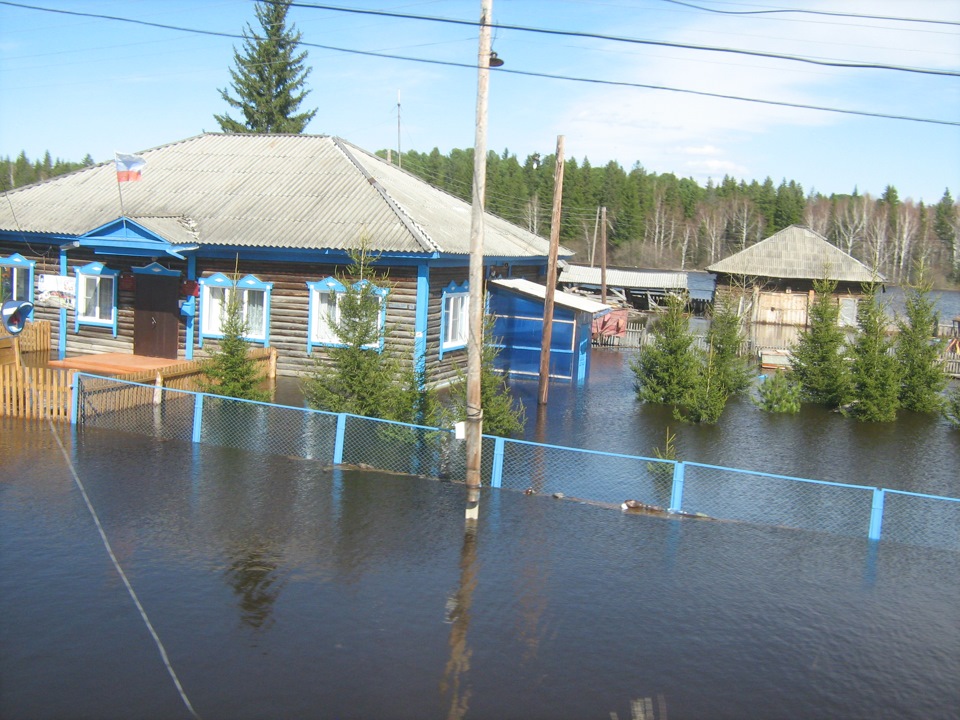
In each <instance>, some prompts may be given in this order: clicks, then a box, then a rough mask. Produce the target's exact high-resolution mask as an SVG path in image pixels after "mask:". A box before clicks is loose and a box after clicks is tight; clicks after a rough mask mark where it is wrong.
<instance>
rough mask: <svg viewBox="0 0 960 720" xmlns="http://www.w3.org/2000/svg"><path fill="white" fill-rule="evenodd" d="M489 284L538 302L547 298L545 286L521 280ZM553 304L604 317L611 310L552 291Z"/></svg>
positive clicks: (503, 280)
mask: <svg viewBox="0 0 960 720" xmlns="http://www.w3.org/2000/svg"><path fill="white" fill-rule="evenodd" d="M490 282H491V284H493V285H499V286H500V287H503V288H507V289H508V290H513V291H514V292H518V293H521V294H523V295H529V296H530V297H535V298H539V299H540V300H545V299H546V297H547V287H546V286H545V285H540V284H539V283H535V282H531V281H530V280H524V279H523V278H501V279H499V280H491V281H490ZM553 302H554V304H556V305H560V306H561V307H565V308H569V309H570V310H577V311H579V312H588V313H591V314H592V315H606V314H607V313H608V312H610V311H611V310H612V309H613V308H611V307H610V306H609V305H604V304H603V303H598V302H596V301H595V300H590V299H588V298H585V297H581V296H580V295H574V294H572V293H567V292H563V291H562V290H556V291H554V294H553Z"/></svg>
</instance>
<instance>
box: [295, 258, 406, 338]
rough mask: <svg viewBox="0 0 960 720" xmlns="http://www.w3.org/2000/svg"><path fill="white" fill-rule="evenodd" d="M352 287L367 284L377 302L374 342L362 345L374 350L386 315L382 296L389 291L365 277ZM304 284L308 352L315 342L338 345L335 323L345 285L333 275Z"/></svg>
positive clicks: (358, 288) (338, 318) (337, 320)
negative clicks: (307, 297)
mask: <svg viewBox="0 0 960 720" xmlns="http://www.w3.org/2000/svg"><path fill="white" fill-rule="evenodd" d="M352 287H353V289H354V290H360V289H362V288H364V287H370V288H371V291H370V292H371V293H372V294H373V295H374V296H375V297H376V298H377V300H378V302H379V304H380V315H379V317H378V319H377V327H378V329H379V331H380V336H379V339H378V340H377V341H376V342H372V343H370V344H368V345H364V347H365V348H370V349H376V350H378V351H379V350H382V349H383V328H384V325H385V323H386V316H387V305H386V303H385V302H384V298H386V296H387V294H388V293H389V292H390V291H389V289H388V288H381V287H377V286H375V285H372V284H371V283H370V281H369V280H360V281H359V282H356V283H354V284H353V286H352ZM307 288H308V289H309V290H310V310H309V313H310V315H309V319H308V322H307V352H312V351H313V349H314V347H317V346H320V347H324V346H327V347H329V346H341V345H342V343H341V342H340V338H339V337H338V336H337V332H336V327H337V325H338V324H339V322H340V300H341V299H342V298H343V295H344V294H345V293H346V292H347V288H346V286H345V285H344V284H343V283H341V282H340V281H339V280H337V279H336V278H334V277H325V278H323V279H322V280H316V281H314V282H308V283H307Z"/></svg>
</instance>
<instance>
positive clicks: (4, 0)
mask: <svg viewBox="0 0 960 720" xmlns="http://www.w3.org/2000/svg"><path fill="white" fill-rule="evenodd" d="M266 1H267V2H275V1H277V0H266ZM296 4H297V3H291V5H296ZM0 5H9V6H11V7H19V8H24V9H28V10H38V11H41V12H51V13H56V14H62V15H73V16H79V17H92V18H98V19H101V20H113V21H116V22H125V23H131V24H134V25H144V26H147V27H155V28H159V29H162V30H174V31H177V32H187V33H194V34H198V35H209V36H214V37H224V38H231V39H240V40H243V39H245V38H244V36H243V35H237V34H236V33H226V32H219V31H215V30H200V29H198V28H188V27H184V26H180V25H168V24H165V23H156V22H150V21H147V20H136V19H133V18H124V17H119V16H115V15H103V14H99V13H85V12H79V11H75V10H62V9H54V8H44V7H38V6H35V5H26V4H22V3H15V2H9V1H8V0H0ZM309 7H318V8H324V7H330V8H331V9H340V10H346V11H347V12H362V13H364V14H377V15H387V16H394V15H395V14H392V13H383V12H380V11H360V10H349V9H344V8H333V6H319V5H316V6H314V5H311V6H309ZM451 22H458V23H460V24H472V25H477V23H473V22H467V21H451ZM499 27H504V28H510V27H511V26H499ZM548 32H556V33H557V34H562V33H561V32H560V31H548ZM644 42H646V41H644ZM652 44H662V45H669V44H668V43H652ZM300 45H303V46H305V47H312V48H317V49H320V50H329V51H332V52H342V53H347V54H351V55H363V56H367V57H377V58H384V59H388V60H403V61H405V62H416V63H422V64H427V65H441V66H445V67H458V68H464V69H470V70H476V69H477V66H476V65H474V64H471V63H458V62H452V61H449V60H432V59H428V58H417V57H410V56H406V55H395V54H392V53H381V52H375V51H372V50H357V49H354V48H343V47H336V46H333V45H321V44H319V43H311V42H306V41H301V42H300ZM691 47H692V46H691ZM772 57H776V56H772ZM785 57H786V56H784V58H785ZM901 69H905V68H901ZM491 72H499V73H508V74H511V75H521V76H526V77H539V78H546V79H550V80H563V81H567V82H580V83H589V84H593V85H610V86H614V87H630V88H640V89H645V90H662V91H666V92H675V93H682V94H688V95H698V96H701V97H712V98H717V99H721V100H735V101H739V102H749V103H755V104H759V105H774V106H779V107H789V108H795V109H800V110H816V111H820V112H830V113H839V114H841V115H856V116H860V117H873V118H880V119H884V120H902V121H906V122H919V123H926V124H932V125H947V126H953V127H960V121H956V120H940V119H936V118H921V117H912V116H908V115H892V114H888V113H879V112H870V111H866V110H849V109H844V108H834V107H827V106H824V105H808V104H804V103H792V102H785V101H778V100H763V99H760V98H750V97H744V96H741V95H728V94H724V93H712V92H706V91H703V90H689V89H685V88H676V87H670V86H667V85H651V84H647V83H635V82H627V81H620V80H602V79H598V78H585V77H575V76H572V75H555V74H551V73H541V72H534V71H529V70H513V69H508V68H504V67H499V68H492V69H491ZM940 74H951V75H957V76H960V73H940Z"/></svg>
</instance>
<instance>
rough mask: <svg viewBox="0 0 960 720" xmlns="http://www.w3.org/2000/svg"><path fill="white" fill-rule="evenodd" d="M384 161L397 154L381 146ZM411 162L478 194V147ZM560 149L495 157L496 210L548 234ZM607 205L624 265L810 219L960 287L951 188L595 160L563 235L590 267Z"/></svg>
mask: <svg viewBox="0 0 960 720" xmlns="http://www.w3.org/2000/svg"><path fill="white" fill-rule="evenodd" d="M378 154H379V155H381V156H382V157H386V156H387V151H385V150H381V151H380V152H379V153H378ZM399 164H400V165H401V166H402V168H403V169H404V170H407V171H409V172H411V173H413V174H415V175H417V176H418V177H420V178H422V179H424V180H426V181H427V182H429V183H430V184H431V185H434V186H436V187H438V188H440V189H442V190H445V191H446V192H449V193H451V194H452V195H456V196H457V197H460V198H462V199H464V200H467V201H469V200H470V198H471V192H472V181H473V151H472V150H471V149H466V150H460V149H455V150H452V151H451V152H450V153H449V154H448V155H443V154H441V153H440V151H439V150H437V149H436V148H434V149H433V150H432V151H431V152H429V153H421V152H417V151H408V152H405V153H403V154H402V155H401V156H400V158H399ZM555 167H556V156H554V155H547V156H544V157H541V156H540V155H539V154H533V155H529V156H527V158H526V160H525V161H524V162H523V163H522V164H521V163H520V161H519V159H518V158H517V157H516V156H515V155H513V154H511V153H510V152H509V151H508V150H504V152H503V153H501V154H497V153H495V152H490V153H488V156H487V196H486V208H487V210H489V211H490V212H492V213H494V214H496V215H499V216H500V217H503V218H504V219H506V220H509V221H511V222H513V223H515V224H517V225H520V226H521V227H524V228H526V229H527V230H530V231H531V232H534V233H537V234H538V235H541V236H542V237H548V236H549V233H550V216H551V207H550V206H551V203H552V198H553V182H554V181H553V178H554V170H555ZM600 207H606V208H607V223H608V227H607V248H608V250H607V258H608V263H610V264H612V265H621V266H628V267H651V268H673V269H681V270H683V269H697V268H704V267H706V266H708V265H710V264H711V263H713V262H716V261H717V260H720V259H721V258H723V257H726V256H728V255H730V254H732V253H734V252H738V251H740V250H743V249H744V248H746V247H749V246H750V245H753V244H755V243H757V242H759V241H760V240H763V239H764V238H766V237H769V236H770V235H772V234H774V233H775V232H777V231H778V230H782V229H783V228H785V227H788V226H789V225H794V224H801V225H806V226H807V227H809V228H811V229H812V230H815V231H816V232H818V233H820V234H821V235H823V236H824V237H825V238H827V239H828V240H829V241H830V242H832V243H833V244H834V245H836V246H837V247H839V248H840V249H841V250H843V251H844V252H847V253H848V254H850V255H852V256H853V257H855V258H857V259H858V260H860V261H861V262H863V263H864V264H866V265H867V266H868V267H870V268H873V269H876V270H878V271H879V272H881V273H883V274H884V275H885V276H886V277H887V279H888V281H890V282H892V283H894V284H900V283H908V282H911V281H913V280H914V279H915V278H913V277H912V273H913V268H915V267H917V266H919V265H921V264H922V265H923V266H924V267H926V268H927V270H928V272H929V273H931V276H932V277H933V278H934V280H935V281H936V283H937V284H938V285H941V284H944V283H946V282H960V203H958V202H957V201H955V200H954V198H953V196H952V195H951V193H950V190H949V189H946V190H945V191H944V194H943V197H942V198H941V199H940V201H939V202H938V203H936V204H935V205H932V206H927V205H925V204H924V203H923V202H914V201H913V200H910V199H907V200H901V198H900V194H899V192H898V191H897V189H896V187H894V186H892V185H890V186H887V187H886V188H885V189H884V191H883V193H882V194H881V195H880V196H879V197H873V196H871V195H869V194H861V193H859V192H857V190H856V189H854V190H853V192H852V193H850V194H849V195H845V194H844V195H838V194H833V195H829V196H826V195H823V194H821V193H818V192H816V191H812V192H810V193H805V192H804V189H803V187H802V186H801V185H800V184H799V183H797V182H796V181H794V180H786V179H784V180H781V182H780V184H779V185H776V184H774V181H773V180H772V179H771V178H769V177H768V178H766V179H765V180H764V181H763V182H759V181H757V180H752V181H750V182H747V181H745V180H737V179H736V178H734V177H731V176H729V175H727V176H725V177H724V178H723V179H722V180H721V181H720V182H719V183H714V182H712V181H709V182H707V184H706V185H705V186H701V185H700V184H698V183H697V182H696V181H695V180H693V179H692V178H680V177H677V176H676V175H674V174H672V173H654V172H649V171H647V170H645V169H644V168H643V167H642V166H641V165H640V164H639V163H637V164H635V165H634V166H633V168H632V169H631V170H630V171H629V172H628V171H626V170H624V168H623V167H622V166H621V165H619V164H618V163H617V162H614V161H611V162H609V163H607V164H606V165H605V166H603V167H593V166H592V165H591V164H590V161H589V159H587V158H584V159H583V160H582V161H579V162H578V161H577V160H576V159H575V158H571V159H567V160H566V161H565V164H564V182H563V213H562V217H561V229H560V238H561V242H562V243H563V244H564V245H565V246H566V247H568V248H570V249H571V250H574V251H576V253H577V260H578V262H590V261H591V259H593V260H594V261H597V262H598V261H599V260H598V258H599V255H598V253H597V251H596V242H598V238H599V237H600V230H599V208H600Z"/></svg>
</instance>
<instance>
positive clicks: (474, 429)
mask: <svg viewBox="0 0 960 720" xmlns="http://www.w3.org/2000/svg"><path fill="white" fill-rule="evenodd" d="M492 11H493V0H481V2H480V43H479V46H480V47H479V51H478V53H477V69H478V71H477V122H476V139H475V141H474V144H473V205H472V208H471V213H470V274H469V281H468V282H469V285H470V297H469V306H468V309H467V313H468V321H467V418H466V428H465V432H466V434H465V438H464V439H465V441H466V463H467V477H466V484H467V488H468V491H469V490H470V489H473V490H474V491H476V490H477V489H478V488H479V487H480V450H481V445H482V441H483V437H482V436H483V408H482V407H481V406H480V373H481V363H482V355H481V352H482V348H483V200H484V195H485V193H486V186H487V94H488V88H489V86H490V16H491V13H492ZM469 504H471V503H470V502H469V501H468V506H469ZM468 510H469V507H468Z"/></svg>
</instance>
